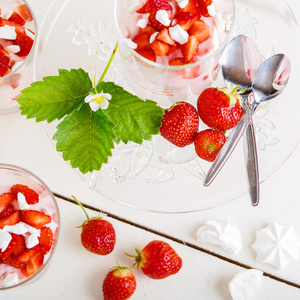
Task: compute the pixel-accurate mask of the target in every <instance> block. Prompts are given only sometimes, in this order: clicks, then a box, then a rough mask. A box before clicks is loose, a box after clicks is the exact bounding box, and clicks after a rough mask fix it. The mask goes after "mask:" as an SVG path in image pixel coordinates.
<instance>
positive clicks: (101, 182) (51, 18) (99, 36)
mask: <svg viewBox="0 0 300 300" xmlns="http://www.w3.org/2000/svg"><path fill="white" fill-rule="evenodd" d="M235 2H236V24H235V28H234V33H235V34H236V35H237V34H245V35H247V36H248V37H250V38H251V39H252V40H253V41H254V42H255V44H256V45H257V46H258V48H259V50H260V52H261V54H262V55H263V57H264V58H268V57H269V56H271V55H272V54H275V53H284V54H286V55H287V56H288V57H289V59H290V61H291V65H292V73H291V76H290V80H289V83H288V86H287V87H286V89H285V90H284V91H283V93H282V94H281V95H280V96H279V97H277V98H276V99H274V100H272V101H269V102H268V103H266V104H264V105H261V106H260V107H259V109H258V110H257V112H256V113H255V116H254V125H255V130H256V138H257V145H258V156H259V168H260V170H259V171H260V181H261V183H262V182H264V181H265V180H266V179H267V178H268V177H269V176H270V175H271V174H273V173H274V172H275V171H276V170H277V169H278V168H279V167H280V166H281V165H282V163H283V162H284V161H285V160H286V159H287V158H288V157H289V155H290V154H291V153H292V152H293V150H294V149H295V148H296V146H297V145H298V143H299V137H300V134H299V132H300V111H299V105H298V97H297V95H298V92H297V90H298V89H297V87H298V85H299V80H298V78H297V73H298V70H299V69H300V57H299V54H298V50H297V49H296V47H295V45H299V44H300V32H299V27H298V19H297V17H296V16H295V15H294V13H293V11H292V10H291V8H290V6H289V5H288V4H287V3H286V2H285V1H283V0H277V1H273V0H265V1H261V0H251V1H248V0H236V1H235ZM116 41H117V32H116V28H115V22H114V9H113V1H93V0H86V1H79V0H64V1H61V0H57V1H54V2H53V4H52V5H51V7H50V8H49V11H48V13H47V15H46V16H45V18H44V21H43V24H42V26H41V28H40V31H39V37H38V40H37V47H36V53H35V63H34V64H35V79H36V80H41V79H42V78H43V77H44V76H48V75H56V74H58V72H57V71H58V69H59V68H64V69H71V68H75V69H76V68H83V69H84V70H85V71H87V72H90V73H91V75H93V70H94V56H93V55H94V54H93V53H94V50H95V49H97V48H98V47H99V44H100V42H102V43H103V46H102V47H101V49H100V54H99V56H98V58H99V59H98V70H99V72H100V71H101V70H103V67H104V66H105V65H106V62H107V59H108V57H109V56H110V53H111V51H112V50H113V48H114V45H115V42H116ZM118 62H119V61H118V57H116V59H115V61H114V62H113V65H112V67H111V69H110V71H109V72H108V74H107V77H106V78H105V80H107V81H108V80H109V81H114V82H115V83H117V84H119V85H122V86H123V87H124V88H127V83H126V78H124V76H123V75H122V71H121V68H120V66H119V63H118ZM100 73H101V72H100ZM218 80H219V81H220V82H218V84H223V83H222V82H221V79H220V78H219V79H218ZM155 98H156V97H154V98H152V100H158V98H156V99H155ZM159 100H161V97H160V98H159ZM182 100H185V99H182ZM55 126H56V124H53V123H51V124H45V129H46V131H47V133H48V135H49V137H50V138H51V137H52V136H53V134H54V132H55ZM157 142H158V143H159V145H160V146H162V144H161V141H159V137H155V139H154V142H146V143H144V144H143V145H142V146H136V145H132V144H130V145H126V146H124V145H120V146H118V149H116V150H115V151H114V154H113V157H112V158H111V160H110V162H109V164H108V165H105V166H103V167H102V170H101V172H93V173H92V174H86V175H82V174H80V173H79V171H78V172H77V171H76V170H75V171H76V172H77V173H78V175H79V176H81V178H82V179H83V180H84V181H85V182H86V184H87V186H88V187H89V188H91V189H95V190H96V191H98V192H99V193H101V194H102V195H104V196H105V197H107V198H109V199H111V200H113V201H115V202H118V203H121V204H124V205H127V206H130V207H135V208H138V209H143V210H148V211H156V212H170V213H178V212H190V211H199V210H204V209H209V208H213V207H216V206H219V205H222V204H224V203H226V202H228V201H231V200H233V199H236V198H238V197H240V196H241V195H243V194H245V193H247V180H246V170H245V162H244V156H243V146H242V143H239V145H238V147H237V148H236V149H235V151H234V153H233V154H232V156H231V157H230V158H229V160H228V162H227V164H226V166H225V167H224V168H223V170H222V171H221V172H220V174H219V175H218V177H217V178H216V179H215V181H214V182H213V183H212V184H211V185H210V186H209V187H204V186H203V184H202V180H203V177H204V176H205V172H206V171H207V170H208V168H209V166H210V164H209V163H207V162H204V161H203V160H201V159H199V158H195V157H194V153H193V151H190V150H191V149H185V150H182V149H181V150H180V149H169V150H171V151H168V152H167V153H166V151H162V152H163V154H162V152H159V151H157V149H158V146H157ZM262 201H263V199H262ZM249 206H250V201H249Z"/></svg>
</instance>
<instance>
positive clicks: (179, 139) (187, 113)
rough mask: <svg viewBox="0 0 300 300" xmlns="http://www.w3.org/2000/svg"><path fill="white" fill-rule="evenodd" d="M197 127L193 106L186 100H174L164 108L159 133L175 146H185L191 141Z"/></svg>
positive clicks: (197, 117)
mask: <svg viewBox="0 0 300 300" xmlns="http://www.w3.org/2000/svg"><path fill="white" fill-rule="evenodd" d="M198 127H199V116H198V113H197V110H196V109H195V107H194V106H193V105H191V104H189V103H187V102H176V103H174V104H173V105H172V106H171V107H170V108H169V109H166V110H165V114H164V116H163V120H162V124H161V127H160V134H161V135H162V136H163V137H164V138H165V139H166V140H168V141H169V142H171V143H172V144H174V145H176V146H177V147H185V146H187V145H190V144H192V143H193V141H194V139H195V136H196V134H197V132H198Z"/></svg>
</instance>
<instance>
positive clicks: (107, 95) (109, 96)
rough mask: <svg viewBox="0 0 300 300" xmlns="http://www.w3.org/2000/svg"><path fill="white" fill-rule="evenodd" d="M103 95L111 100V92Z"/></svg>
mask: <svg viewBox="0 0 300 300" xmlns="http://www.w3.org/2000/svg"><path fill="white" fill-rule="evenodd" d="M101 95H102V96H103V97H104V98H105V99H107V100H111V94H108V93H102V94H101Z"/></svg>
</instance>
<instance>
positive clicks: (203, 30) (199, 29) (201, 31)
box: [188, 20, 210, 43]
mask: <svg viewBox="0 0 300 300" xmlns="http://www.w3.org/2000/svg"><path fill="white" fill-rule="evenodd" d="M188 34H189V35H190V36H195V37H196V38H197V40H198V42H199V43H202V42H203V41H205V40H206V39H208V38H209V37H210V30H209V26H208V25H207V24H206V23H205V22H204V21H203V20H196V21H195V22H194V23H193V24H192V26H191V27H190V29H189V30H188Z"/></svg>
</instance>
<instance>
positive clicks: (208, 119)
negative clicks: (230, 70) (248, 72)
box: [197, 87, 243, 131]
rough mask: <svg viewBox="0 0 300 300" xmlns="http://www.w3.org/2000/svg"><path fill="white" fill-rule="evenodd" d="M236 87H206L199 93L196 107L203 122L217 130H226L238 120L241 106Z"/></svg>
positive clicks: (241, 112)
mask: <svg viewBox="0 0 300 300" xmlns="http://www.w3.org/2000/svg"><path fill="white" fill-rule="evenodd" d="M237 88H239V87H237ZM237 88H235V89H232V88H220V89H218V88H207V89H205V90H204V91H203V92H202V93H201V94H200V96H199V97H198V102H197V107H198V113H199V116H200V118H201V120H202V121H203V123H205V124H206V125H207V126H208V127H211V128H213V129H216V130H218V131H226V130H228V129H231V128H233V127H234V126H235V125H236V124H237V123H238V122H239V120H240V119H241V117H242V115H243V108H242V106H241V101H242V98H241V96H240V95H239V94H238V92H236V90H237Z"/></svg>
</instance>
